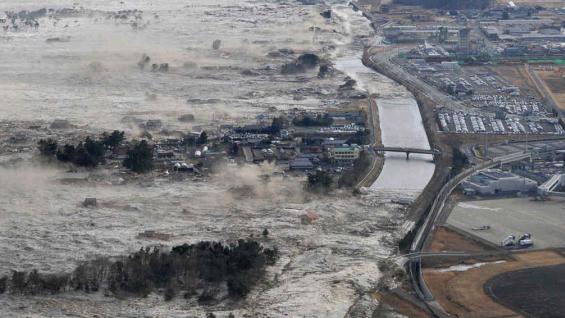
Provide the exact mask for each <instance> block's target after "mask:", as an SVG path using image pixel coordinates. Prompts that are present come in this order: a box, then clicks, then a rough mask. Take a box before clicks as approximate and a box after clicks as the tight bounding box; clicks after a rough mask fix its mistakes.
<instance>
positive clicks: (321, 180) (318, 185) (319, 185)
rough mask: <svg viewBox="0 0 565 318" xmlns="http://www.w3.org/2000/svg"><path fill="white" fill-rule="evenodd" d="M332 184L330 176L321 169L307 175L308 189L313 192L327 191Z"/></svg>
mask: <svg viewBox="0 0 565 318" xmlns="http://www.w3.org/2000/svg"><path fill="white" fill-rule="evenodd" d="M332 184H333V178H332V176H331V175H330V174H329V173H328V172H326V171H322V170H318V171H316V173H313V174H310V175H308V185H307V187H308V189H309V190H311V191H315V192H327V191H329V190H330V188H331V186H332Z"/></svg>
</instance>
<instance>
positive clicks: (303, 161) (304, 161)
mask: <svg viewBox="0 0 565 318" xmlns="http://www.w3.org/2000/svg"><path fill="white" fill-rule="evenodd" d="M289 168H290V170H312V169H314V164H313V163H312V161H311V160H310V159H309V158H303V157H300V158H295V159H293V160H291V161H290V162H289Z"/></svg>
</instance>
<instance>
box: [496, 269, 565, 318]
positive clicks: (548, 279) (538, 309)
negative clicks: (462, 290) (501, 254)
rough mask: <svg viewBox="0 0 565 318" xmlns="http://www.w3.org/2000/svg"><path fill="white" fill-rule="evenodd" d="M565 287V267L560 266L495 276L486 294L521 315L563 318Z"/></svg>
mask: <svg viewBox="0 0 565 318" xmlns="http://www.w3.org/2000/svg"><path fill="white" fill-rule="evenodd" d="M564 286H565V265H557V266H546V267H539V268H529V269H525V270H520V271H515V272H509V273H504V274H501V275H498V276H495V277H494V278H492V279H491V280H489V281H488V282H487V284H486V285H485V290H487V291H488V293H489V294H490V295H492V296H493V298H495V299H496V301H498V302H500V303H501V304H504V305H506V306H508V307H509V308H513V309H515V310H516V311H517V312H523V313H524V314H525V315H528V316H529V315H531V316H533V317H538V318H559V317H563V313H564V312H565V302H563V299H564V298H565V288H563V287H564ZM525 299H527V301H524V300H525Z"/></svg>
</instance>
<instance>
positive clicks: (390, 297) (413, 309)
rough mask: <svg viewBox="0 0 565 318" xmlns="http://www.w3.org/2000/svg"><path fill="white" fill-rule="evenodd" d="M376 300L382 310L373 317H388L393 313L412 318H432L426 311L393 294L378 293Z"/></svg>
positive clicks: (375, 296)
mask: <svg viewBox="0 0 565 318" xmlns="http://www.w3.org/2000/svg"><path fill="white" fill-rule="evenodd" d="M374 298H375V299H376V300H377V301H379V303H380V304H381V308H380V309H379V310H377V311H376V312H375V314H373V317H383V316H384V317H386V314H387V313H391V312H393V313H399V314H401V315H404V316H407V317H410V318H428V317H431V316H430V314H428V313H427V312H426V311H424V310H422V309H421V308H419V307H418V306H416V305H414V304H412V303H411V302H409V301H407V300H405V299H403V298H402V297H400V296H398V295H396V294H395V293H393V292H386V293H376V294H375V295H374ZM390 308H392V309H390Z"/></svg>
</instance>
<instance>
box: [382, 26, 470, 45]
mask: <svg viewBox="0 0 565 318" xmlns="http://www.w3.org/2000/svg"><path fill="white" fill-rule="evenodd" d="M383 33H384V36H385V38H386V40H387V41H389V42H393V43H405V42H423V41H431V42H446V43H447V42H455V41H457V39H458V35H459V29H458V28H456V27H452V26H442V25H435V26H415V25H395V26H390V27H386V28H384V29H383Z"/></svg>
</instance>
